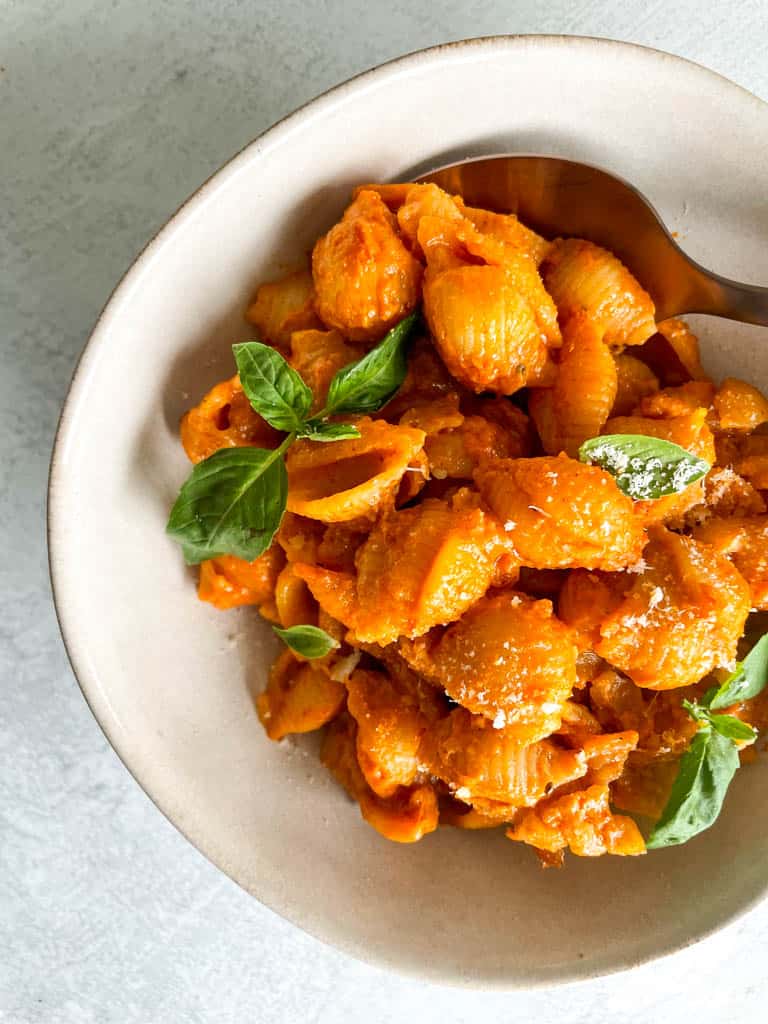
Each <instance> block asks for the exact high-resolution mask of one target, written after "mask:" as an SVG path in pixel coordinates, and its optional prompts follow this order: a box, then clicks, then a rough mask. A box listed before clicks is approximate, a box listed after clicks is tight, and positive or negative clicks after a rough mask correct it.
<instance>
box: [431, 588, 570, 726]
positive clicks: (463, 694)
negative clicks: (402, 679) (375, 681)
mask: <svg viewBox="0 0 768 1024" xmlns="http://www.w3.org/2000/svg"><path fill="white" fill-rule="evenodd" d="M577 653H578V652H577V647H576V643H575V642H574V635H573V634H572V632H571V630H570V629H569V628H568V627H567V626H565V625H564V624H563V623H562V622H560V620H559V619H558V618H557V617H556V616H555V615H554V614H553V611H552V604H551V602H550V601H536V600H533V599H532V598H529V597H525V596H524V595H521V594H518V593H515V592H514V591H511V590H509V591H504V592H502V593H497V594H495V595H493V596H487V597H484V598H482V599H481V600H480V601H478V602H477V603H476V604H474V605H473V606H472V607H471V608H470V609H469V611H468V612H466V613H465V614H464V615H463V616H462V617H461V619H460V620H459V621H458V622H456V623H454V624H453V625H452V626H450V627H449V628H448V629H447V630H446V632H445V633H444V634H443V636H442V637H441V638H440V639H439V640H438V641H437V643H436V644H434V645H433V646H431V647H428V650H427V653H426V658H425V659H424V660H423V661H422V662H421V663H420V664H419V665H418V666H417V668H418V669H419V670H421V671H423V672H424V674H425V675H427V676H428V677H429V678H431V679H434V681H435V682H437V683H439V684H440V685H441V686H442V687H443V688H444V689H445V692H446V693H447V694H448V696H449V697H451V698H452V699H453V700H455V701H457V702H458V703H459V704H461V705H462V706H463V707H465V708H468V709H469V710H470V711H472V712H473V713H475V714H479V715H484V716H485V717H486V718H489V719H490V720H492V721H493V722H494V724H495V725H497V726H502V725H503V726H507V727H508V729H507V733H508V734H509V735H514V736H517V737H518V739H519V740H520V741H522V742H532V741H533V740H537V739H541V738H542V737H544V736H549V734H550V733H552V732H554V731H555V730H556V729H557V728H558V727H559V725H560V718H561V714H562V710H563V705H564V703H565V701H566V700H567V699H568V698H569V697H570V695H571V691H572V689H573V687H574V686H575V685H576V655H577Z"/></svg>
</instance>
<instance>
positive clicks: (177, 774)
mask: <svg viewBox="0 0 768 1024" xmlns="http://www.w3.org/2000/svg"><path fill="white" fill-rule="evenodd" d="M514 151H522V152H538V153H549V154H556V155H560V156H564V157H571V158H575V159H577V160H579V159H581V160H585V161H588V162H590V163H593V164H598V165H601V166H604V167H606V168H608V169H610V170H613V171H615V172H617V173H618V174H619V175H621V176H623V177H625V178H627V179H628V180H629V181H632V182H634V183H635V184H636V185H637V186H638V187H639V188H640V189H641V190H642V191H643V192H645V193H646V194H647V195H648V196H649V197H650V198H651V199H652V201H653V202H654V203H655V205H656V207H657V208H658V209H659V210H660V211H661V213H662V215H663V216H664V217H665V219H666V222H667V224H668V225H669V227H670V228H671V229H673V230H677V231H679V233H680V239H681V241H682V243H683V245H684V246H685V248H686V249H687V250H688V251H689V252H690V253H691V254H692V255H693V256H694V257H696V258H698V259H699V260H700V261H701V262H703V263H704V264H705V265H707V266H712V267H713V268H714V269H716V270H718V271H720V272H721V273H724V274H726V275H728V276H730V277H734V278H741V279H743V280H749V281H753V282H755V283H763V284H765V283H766V281H768V246H766V244H765V241H766V238H768V203H766V201H765V168H766V162H767V161H768V106H766V105H765V104H763V103H761V102H760V101H759V100H757V99H756V98H755V97H754V96H752V95H750V94H749V93H747V92H744V91H743V90H742V89H740V88H738V87H737V86H735V85H733V84H732V83H730V82H728V81H726V80H725V79H723V78H720V77H719V76H717V75H716V74H714V73H712V72H710V71H707V70H705V69H703V68H701V67H698V66H696V65H694V64H690V63H687V62H685V61H683V60H680V59H678V58H675V57H671V56H668V55H667V54H664V53H659V52H655V51H651V50H646V49H641V48H639V47H634V46H629V45H625V44H620V43H613V42H608V41H603V40H592V39H577V38H566V37H541V36H539V37H517V38H516V37H509V38H495V39H480V40H473V41H470V42H464V43H457V44H453V45H449V46H442V47H438V48H436V49H432V50H427V51H424V52H422V53H417V54H413V55H411V56H409V57H405V58H403V59H401V60H398V61H394V62H393V63H390V64H386V65H384V66H383V67H380V68H377V69H376V70H375V71H370V72H368V73H367V74H364V75H361V76H359V77H358V78H355V79H353V80H352V81H350V82H348V83H346V84H345V85H342V86H340V87H339V88H337V89H334V90H332V91H331V92H329V93H327V94H326V95H324V96H322V97H320V98H319V99H317V100H315V101H314V102H312V103H310V104H308V105H307V106H305V107H303V108H302V109H301V110H299V111H298V112H297V113H295V114H293V115H291V116H290V117H288V118H287V119H286V120H284V121H282V122H280V124H278V125H276V126H275V127H274V128H272V129H270V130H269V131H268V132H266V133H265V134H264V135H263V136H262V137H261V138H259V139H257V140H256V141H255V142H254V143H252V144H251V145H250V146H248V147H247V148H246V149H245V150H244V151H243V152H242V153H240V154H239V155H238V156H237V157H235V159H234V160H232V161H231V162H230V163H228V164H227V165H226V166H225V167H224V168H223V169H222V170H221V171H219V173H218V174H216V175H215V176H214V177H213V178H212V179H211V180H210V181H208V182H207V183H206V184H205V185H204V186H203V187H202V188H201V189H200V190H199V191H198V192H197V193H196V194H195V195H194V196H193V197H192V198H191V199H190V200H189V202H188V203H187V204H186V205H185V206H183V207H182V209H181V210H179V212H178V213H177V214H176V215H175V216H174V217H173V218H172V220H171V221H169V223H168V224H167V225H166V227H165V228H164V229H163V230H162V231H161V232H160V234H159V235H158V236H157V237H156V238H155V239H154V241H152V242H151V243H150V245H149V246H148V247H147V249H146V250H145V251H144V252H143V253H142V255H141V256H140V257H139V259H138V260H137V261H136V263H135V265H134V266H133V267H132V269H131V270H130V271H129V273H128V274H127V275H126V277H125V278H124V280H123V281H122V283H121V284H120V286H119V287H118V288H117V290H116V291H115V293H114V295H113V296H112V298H111V299H110V301H109V303H108V305H107V307H106V309H105V310H104V312H103V314H102V316H101V318H100V320H99V322H98V324H97V326H96V329H95V331H94V333H93V336H92V337H91V340H90V342H89V344H88V347H87V348H86V351H85V354H84V356H83V358H82V361H81V363H80V365H79V367H78V370H77V373H76V375H75V379H74V382H73V384H72V390H71V392H70V395H69V398H68V400H67V403H66V406H65V409H64V413H63V416H62V421H61V428H60V432H59V437H58V441H57V444H56V450H55V453H54V458H53V467H52V474H51V490H50V550H51V569H52V576H53V582H54V587H55V594H56V603H57V607H58V613H59V617H60V620H61V626H62V630H63V633H64V636H65V639H66V643H67V647H68V650H69V654H70V657H71V660H72V664H73V667H74V669H75V672H76V674H77V677H78V679H79V681H80V684H81V686H82V688H83V692H84V693H85V696H86V699H87V700H88V702H89V704H90V706H91V708H92V709H93V712H94V714H95V715H96V717H97V719H98V720H99V722H100V723H101V725H102V727H103V729H104V731H105V733H106V734H107V736H108V737H109V739H110V741H111V742H112V744H113V746H114V747H115V749H116V750H117V752H118V754H119V755H120V757H121V758H122V759H123V761H124V762H125V764H126V765H127V766H128V768H129V769H130V770H131V772H132V773H133V775H134V776H135V778H136V779H137V781H138V782H139V783H140V784H141V785H142V786H143V787H144V789H145V790H146V791H147V792H148V793H149V794H150V796H151V797H152V799H153V800H154V801H155V802H156V803H157V805H158V807H160V808H161V810H162V811H163V812H164V813H165V814H166V815H167V816H168V817H169V818H170V820H171V821H172V822H174V824H175V825H176V826H177V827H178V828H179V829H181V830H182V832H183V833H184V834H185V835H186V836H188V837H189V839H190V840H191V841H192V842H193V843H194V844H195V845H196V846H198V847H199V849H201V850H202V851H203V852H204V853H205V854H206V855H207V856H208V857H210V859H211V860H212V861H214V862H215V863H216V864H217V865H219V867H220V868H221V869H222V870H224V871H226V872H227V873H228V874H229V875H231V877H232V878H234V879H236V881H237V882H239V883H240V885H242V886H243V887H244V888H246V889H247V890H248V891H249V892H251V893H253V895H254V896H257V897H258V898H259V899H260V900H262V901H263V902H264V903H266V904H267V905H268V906H269V907H271V908H272V909H273V910H276V911H278V912H279V913H280V914H282V915H284V916H285V917H286V918H288V919H289V920H290V921H293V922H294V923H295V924H297V925H299V926H301V927H302V928H304V929H306V931H308V932H309V933H311V934H312V935H315V936H317V937H318V938H320V939H323V940H324V941H326V942H329V943H331V944H333V945H335V946H337V947H339V948H340V949H342V950H345V951H346V952H348V953H350V954H352V955H354V956H357V957H360V958H362V959H365V960H368V961H371V962H374V963H378V964H381V965H387V966H391V967H394V968H397V969H399V970H403V971H406V972H409V973H411V974H414V975H419V976H422V977H428V978H431V979H434V980H439V981H444V982H449V983H466V984H477V985H486V986H487V985H496V986H501V987H515V986H518V987H521V986H533V985H537V984H545V983H552V982H557V981H563V980H566V979H575V978H582V977H588V976H592V975H595V974H601V973H606V972H609V971H615V970H619V969H623V968H627V967H630V966H632V965H634V964H637V963H639V962H641V961H643V960H646V959H649V958H652V957H655V956H659V955H661V954H664V953H668V952H670V951H672V950H674V949H676V948H679V947H682V946H684V945H686V944H688V943H691V942H693V941H695V940H697V939H700V938H701V937H702V936H704V935H705V934H706V933H708V932H710V931H712V930H713V929H715V928H717V927H719V926H720V925H722V924H723V923H724V922H726V921H728V920H729V919H732V918H733V917H734V916H735V915H737V914H739V913H741V912H743V911H744V910H745V909H746V908H747V907H749V906H750V905H752V904H753V903H754V902H755V901H757V900H758V899H759V898H761V897H762V896H763V895H764V893H765V891H766V886H767V883H768V867H766V865H768V811H767V810H766V804H765V800H764V798H763V794H764V791H765V786H766V781H768V775H767V774H766V766H765V764H759V765H758V766H757V767H753V768H750V769H748V770H744V771H742V772H740V773H739V776H738V777H737V780H736V782H735V784H734V786H733V787H732V791H731V793H730V795H729V798H728V801H727V807H726V811H725V812H724V814H723V816H722V818H721V820H720V822H719V823H718V825H717V826H716V827H715V828H713V829H712V830H711V831H709V832H708V833H706V834H704V835H703V836H701V837H700V838H698V839H697V840H695V841H694V842H691V843H689V844H688V845H687V846H684V847H681V848H677V849H671V850H666V851H659V852H655V853H653V854H651V855H649V856H647V857H643V858H638V859H619V858H609V857H606V858H603V859H601V860H598V861H589V860H577V859H576V858H571V859H569V861H568V863H567V866H566V867H565V868H564V870H562V871H547V872H543V871H541V870H540V868H539V867H538V865H537V862H536V859H535V857H534V856H533V854H532V853H531V851H530V850H528V849H525V848H523V847H521V846H519V845H518V844H513V843H510V842H509V841H508V840H506V839H504V838H503V836H502V835H500V834H495V833H494V834H490V833H482V832H481V833H466V832H459V831H456V830H452V829H442V830H440V831H438V832H437V833H435V834H434V835H431V836H428V837H427V838H426V839H425V840H424V841H423V842H421V843H418V844H416V845H415V846H411V847H403V846H398V845H394V844H391V843H388V842H386V841H385V840H383V839H381V838H380V837H379V836H378V835H377V834H376V833H375V832H374V831H373V830H372V829H370V828H369V827H368V826H367V825H366V824H365V823H364V822H363V821H362V820H361V818H360V816H359V813H358V811H357V808H356V807H355V806H353V805H352V804H351V803H350V802H348V801H347V799H346V798H345V797H344V795H343V794H342V792H341V791H340V789H339V788H338V787H337V786H336V784H335V783H334V782H332V781H331V779H330V778H329V777H328V776H327V775H326V773H325V770H324V769H323V768H322V767H321V766H320V765H319V763H318V762H317V761H316V759H315V757H314V756H313V754H312V751H311V747H312V744H311V742H310V744H309V745H307V744H304V743H301V744H294V743H290V742H284V743H283V744H280V745H277V744H274V743H271V742H270V741H268V740H267V739H266V737H265V736H264V734H263V732H262V730H261V727H260V725H259V723H258V721H257V720H256V716H255V714H254V710H253V706H252V699H251V692H252V691H254V690H258V689H259V688H260V687H261V685H262V683H263V680H264V675H265V669H266V664H267V662H268V660H269V658H270V656H271V654H272V652H273V649H274V643H273V640H272V638H271V636H270V635H269V631H268V629H267V627H265V626H264V625H263V624H262V623H261V622H260V621H259V620H258V618H257V617H256V616H255V614H248V612H247V611H244V612H239V613H236V612H229V613H220V612H217V611H215V610H213V609H212V608H211V607H210V606H208V605H204V604H201V603H199V602H198V601H197V600H196V597H195V592H194V586H193V578H192V576H191V574H190V573H189V572H188V571H187V570H186V569H185V568H184V565H183V563H182V559H181V554H180V551H179V549H178V547H177V546H176V545H175V544H174V543H172V542H171V541H169V540H168V539H167V538H166V536H165V534H164V532H163V529H164V524H165V519H166V515H167V512H168V508H169V506H170V504H171V502H172V500H173V498H174V497H175V495H176V492H177V489H178V486H179V484H180V483H181V481H182V479H183V478H184V477H185V476H186V474H187V472H188V464H187V462H186V459H185V457H184V454H183V452H182V450H181V447H180V445H179V442H178V436H177V424H178V420H179V417H180V415H181V413H182V412H183V411H184V410H185V409H186V408H188V407H189V406H190V404H192V403H193V402H195V401H196V400H197V399H198V397H199V396H200V395H201V394H202V393H203V392H204V391H205V390H206V389H207V388H208V387H209V386H210V385H212V384H213V383H214V381H216V380H218V379H219V378H221V377H225V376H228V375H229V374H230V373H231V372H232V361H231V354H230V345H231V343H232V342H235V341H240V340H243V339H244V338H246V337H247V336H248V330H247V327H246V326H245V324H244V323H243V320H242V310H243V308H244V305H245V303H246V300H247V298H248V297H249V295H250V294H251V293H252V291H253V289H254V286H255V285H256V284H257V283H258V282H259V281H261V280H263V279H265V278H268V277H269V276H270V275H271V274H274V273H275V272H276V271H279V269H280V268H281V267H283V266H284V265H285V264H286V263H290V262H291V261H292V260H294V259H295V258H296V257H298V256H299V255H301V254H303V253H305V252H306V251H307V249H308V248H309V247H310V246H311V244H312V241H313V240H314V239H315V238H316V236H317V235H318V234H319V233H320V232H321V231H322V230H324V229H325V228H327V227H328V225H330V223H331V222H332V221H333V220H334V219H335V218H336V217H337V216H338V214H339V212H340V210H341V209H342V207H343V205H344V203H345V201H346V200H347V197H348V195H349V190H350V188H351V186H352V185H354V184H356V183H358V182H362V181H379V180H387V179H397V178H401V179H402V178H403V177H407V176H408V174H409V173H410V172H411V171H413V170H414V169H416V170H418V169H423V168H425V167H426V166H429V165H439V164H444V163H446V162H447V161H450V160H451V159H453V158H461V157H465V156H468V155H473V154H487V153H490V152H514ZM702 327H703V337H704V342H705V353H706V358H707V361H708V363H709V365H710V366H711V367H712V368H713V370H714V371H715V372H716V373H722V372H723V371H724V370H726V369H727V370H728V371H730V372H735V373H741V374H743V375H746V376H748V377H749V378H750V379H755V378H756V377H757V378H758V379H759V377H760V376H762V378H763V383H766V378H768V355H767V354H768V347H766V342H767V341H768V338H767V337H766V332H765V331H764V330H760V329H757V328H746V327H742V326H738V325H735V324H731V323H727V322H718V321H710V322H706V323H704V324H703V325H702ZM702 897H703V898H702Z"/></svg>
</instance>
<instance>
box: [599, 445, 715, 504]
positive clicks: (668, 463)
mask: <svg viewBox="0 0 768 1024" xmlns="http://www.w3.org/2000/svg"><path fill="white" fill-rule="evenodd" d="M579 460H580V461H581V462H586V463H589V464H591V465H595V466H600V468H601V469H605V470H606V471H607V472H608V473H610V474H611V475H612V476H614V477H615V478H616V486H617V487H618V488H619V490H620V491H622V492H623V493H624V494H626V495H627V496H628V497H630V498H633V499H634V500H635V501H645V500H648V499H654V498H664V497H666V496H667V495H668V494H679V493H680V491H684V490H685V488H686V487H688V485H689V484H692V483H694V481H696V480H700V479H701V478H702V477H703V476H704V475H705V474H706V473H708V472H709V470H710V469H711V468H712V467H711V465H710V464H709V463H708V462H707V461H706V459H700V458H699V457H698V455H693V454H692V453H691V452H689V451H686V450H685V448H681V447H680V445H679V444H673V443H672V442H671V441H663V440H662V439H661V438H658V437H646V435H645V434H605V435H604V436H602V437H593V438H590V440H589V441H585V442H584V444H583V445H582V446H581V447H580V448H579Z"/></svg>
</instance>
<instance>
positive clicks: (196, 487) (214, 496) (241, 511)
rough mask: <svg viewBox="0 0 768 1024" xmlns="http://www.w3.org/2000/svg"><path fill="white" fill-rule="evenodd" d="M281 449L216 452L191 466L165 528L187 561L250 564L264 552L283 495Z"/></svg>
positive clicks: (280, 511)
mask: <svg viewBox="0 0 768 1024" xmlns="http://www.w3.org/2000/svg"><path fill="white" fill-rule="evenodd" d="M286 447H287V445H286V444H285V443H284V444H283V445H281V446H280V448H277V449H275V451H265V450H264V449H262V448H250V447H248V448H221V449H220V450H219V451H217V452H214V453H213V455H211V456H210V457H209V458H207V459H205V460H204V461H203V462H199V463H198V464H197V465H196V466H195V467H194V469H193V470H192V472H191V474H190V475H189V477H188V478H187V480H186V482H185V483H184V485H183V486H182V488H181V491H180V492H179V496H178V498H177V499H176V502H175V503H174V506H173V508H172V509H171V514H170V517H169V519H168V525H167V527H166V531H167V532H168V534H170V536H171V537H174V538H175V539H176V540H178V541H180V543H181V544H182V548H183V551H184V557H185V559H186V560H187V562H189V563H190V564H196V563H198V562H202V561H204V560H205V559H207V558H215V557H216V556H217V555H223V554H227V555H235V556H237V557H238V558H244V559H245V560H246V561H248V562H252V561H253V560H254V559H255V558H258V557H259V555H261V554H263V552H264V551H266V549H267V548H268V547H269V545H270V544H271V543H272V538H273V537H274V535H275V533H276V531H277V529H278V527H279V526H280V521H281V519H282V517H283V512H284V511H285V504H286V500H287V496H288V474H287V473H286V469H285V462H284V460H283V450H284V449H285V448H286Z"/></svg>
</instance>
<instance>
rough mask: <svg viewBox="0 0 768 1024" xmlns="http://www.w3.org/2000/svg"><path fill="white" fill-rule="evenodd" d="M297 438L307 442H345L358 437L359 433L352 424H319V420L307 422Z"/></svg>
mask: <svg viewBox="0 0 768 1024" xmlns="http://www.w3.org/2000/svg"><path fill="white" fill-rule="evenodd" d="M299 437H303V438H306V439H307V440H308V441H347V440H349V439H350V438H353V437H360V431H359V430H358V429H357V427H356V426H354V424H352V423H321V422H320V421H319V420H307V422H306V423H305V424H304V427H303V429H302V431H301V433H300V434H299Z"/></svg>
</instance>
